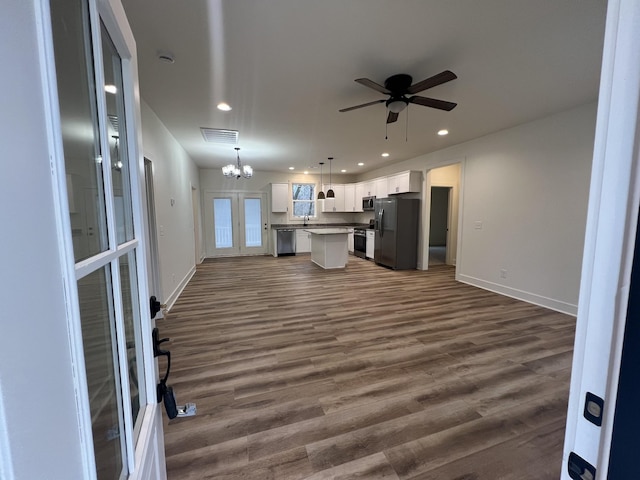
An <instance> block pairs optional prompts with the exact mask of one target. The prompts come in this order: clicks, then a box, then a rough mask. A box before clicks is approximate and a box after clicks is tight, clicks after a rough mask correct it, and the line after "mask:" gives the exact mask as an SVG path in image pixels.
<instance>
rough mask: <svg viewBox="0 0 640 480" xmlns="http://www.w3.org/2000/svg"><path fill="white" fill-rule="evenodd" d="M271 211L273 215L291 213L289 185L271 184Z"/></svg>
mask: <svg viewBox="0 0 640 480" xmlns="http://www.w3.org/2000/svg"><path fill="white" fill-rule="evenodd" d="M271 211H272V212H273V213H287V212H288V211H289V184H288V183H272V184H271Z"/></svg>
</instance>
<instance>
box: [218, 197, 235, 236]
mask: <svg viewBox="0 0 640 480" xmlns="http://www.w3.org/2000/svg"><path fill="white" fill-rule="evenodd" d="M213 220H214V229H215V242H216V248H232V247H233V223H232V221H231V220H232V215H231V199H230V198H214V199H213Z"/></svg>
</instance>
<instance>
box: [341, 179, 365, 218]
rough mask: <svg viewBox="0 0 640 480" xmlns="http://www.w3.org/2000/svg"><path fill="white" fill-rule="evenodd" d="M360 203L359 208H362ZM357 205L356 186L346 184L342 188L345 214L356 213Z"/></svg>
mask: <svg viewBox="0 0 640 480" xmlns="http://www.w3.org/2000/svg"><path fill="white" fill-rule="evenodd" d="M358 203H360V207H362V202H358ZM357 206H358V205H357V203H356V184H355V183H348V184H346V185H345V186H344V211H345V212H357V211H358V210H357Z"/></svg>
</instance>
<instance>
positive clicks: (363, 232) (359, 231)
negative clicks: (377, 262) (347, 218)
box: [353, 227, 367, 258]
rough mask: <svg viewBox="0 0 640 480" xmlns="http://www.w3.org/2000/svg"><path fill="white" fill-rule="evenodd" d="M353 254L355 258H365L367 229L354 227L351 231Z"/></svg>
mask: <svg viewBox="0 0 640 480" xmlns="http://www.w3.org/2000/svg"><path fill="white" fill-rule="evenodd" d="M353 254H354V255H355V256H356V257H360V258H366V254H367V229H366V228H364V227H355V228H354V229H353Z"/></svg>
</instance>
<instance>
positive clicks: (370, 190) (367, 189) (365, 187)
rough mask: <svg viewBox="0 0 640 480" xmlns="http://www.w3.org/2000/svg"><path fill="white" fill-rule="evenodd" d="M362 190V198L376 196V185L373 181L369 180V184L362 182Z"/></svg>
mask: <svg viewBox="0 0 640 480" xmlns="http://www.w3.org/2000/svg"><path fill="white" fill-rule="evenodd" d="M360 185H361V189H362V196H363V197H371V196H375V194H376V192H375V190H374V189H375V183H374V182H373V180H369V181H367V182H362V183H361V184H360Z"/></svg>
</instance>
